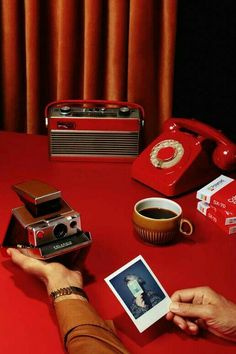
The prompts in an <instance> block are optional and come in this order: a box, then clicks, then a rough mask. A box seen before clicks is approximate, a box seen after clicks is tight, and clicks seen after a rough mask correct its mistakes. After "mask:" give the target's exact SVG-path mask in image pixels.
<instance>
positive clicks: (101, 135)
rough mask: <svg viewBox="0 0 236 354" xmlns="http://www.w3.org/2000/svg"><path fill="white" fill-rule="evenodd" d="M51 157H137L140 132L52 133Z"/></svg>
mask: <svg viewBox="0 0 236 354" xmlns="http://www.w3.org/2000/svg"><path fill="white" fill-rule="evenodd" d="M50 153H51V156H111V157H120V156H121V157H136V156H137V155H138V153H139V132H99V131H95V132H91V131H90V132H84V131H76V132H75V131H73V132H71V131H51V134H50Z"/></svg>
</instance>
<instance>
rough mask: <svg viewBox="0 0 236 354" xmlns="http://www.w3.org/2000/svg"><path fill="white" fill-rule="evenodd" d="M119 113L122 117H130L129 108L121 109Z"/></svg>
mask: <svg viewBox="0 0 236 354" xmlns="http://www.w3.org/2000/svg"><path fill="white" fill-rule="evenodd" d="M119 113H120V115H121V116H128V115H129V114H130V109H129V107H127V106H124V107H120V109H119Z"/></svg>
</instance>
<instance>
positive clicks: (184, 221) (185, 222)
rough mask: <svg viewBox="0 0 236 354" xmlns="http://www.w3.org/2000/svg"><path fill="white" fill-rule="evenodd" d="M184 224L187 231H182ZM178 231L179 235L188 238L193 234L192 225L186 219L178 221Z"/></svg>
mask: <svg viewBox="0 0 236 354" xmlns="http://www.w3.org/2000/svg"><path fill="white" fill-rule="evenodd" d="M184 224H187V225H188V227H189V231H185V230H184ZM179 231H180V232H181V234H184V235H185V236H190V235H192V233H193V225H192V223H191V222H190V221H189V220H188V219H181V221H180V229H179Z"/></svg>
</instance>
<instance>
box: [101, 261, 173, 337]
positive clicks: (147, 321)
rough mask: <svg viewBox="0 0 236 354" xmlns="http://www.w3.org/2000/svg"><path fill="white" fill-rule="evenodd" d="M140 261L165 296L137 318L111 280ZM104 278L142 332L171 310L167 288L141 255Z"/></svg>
mask: <svg viewBox="0 0 236 354" xmlns="http://www.w3.org/2000/svg"><path fill="white" fill-rule="evenodd" d="M138 261H141V262H142V263H143V265H144V267H145V268H146V270H147V271H148V272H149V274H150V276H151V278H152V279H153V280H154V282H155V283H156V285H157V286H158V287H159V288H160V290H161V292H162V293H163V294H164V296H165V297H164V299H162V300H161V301H160V302H159V303H157V304H156V305H154V306H153V307H152V308H150V309H149V310H148V311H147V312H146V313H144V314H142V315H141V316H140V317H138V318H136V319H135V318H134V316H133V314H132V312H131V311H130V309H129V308H128V306H127V305H126V304H125V302H124V300H123V299H122V297H121V295H120V294H119V292H118V291H117V289H116V288H115V287H114V286H113V285H112V283H111V281H112V279H114V278H115V277H116V276H118V275H119V274H120V273H122V272H123V271H125V270H127V269H128V268H129V267H130V266H132V265H134V264H135V263H137V262H138ZM104 280H105V282H106V283H107V285H108V286H109V288H110V289H111V290H112V292H113V293H114V295H115V296H116V297H117V299H118V300H119V302H120V303H121V305H122V306H123V308H124V309H125V311H126V312H127V314H128V315H129V317H130V318H131V320H132V321H133V323H134V324H135V326H136V327H137V329H138V330H139V332H140V333H142V332H143V331H144V330H146V329H147V328H148V327H150V326H151V325H152V324H153V323H155V322H156V321H158V320H159V319H160V318H161V317H163V316H165V315H166V314H167V312H169V305H170V303H171V300H170V298H169V296H168V294H167V292H166V291H165V289H164V288H163V286H162V285H161V283H160V282H159V280H158V279H157V277H156V276H155V274H154V273H153V271H152V270H151V268H150V267H149V265H148V264H147V262H146V261H145V260H144V258H143V257H142V256H141V255H139V256H137V257H135V258H134V259H132V260H131V261H130V262H128V263H126V264H125V265H124V266H122V267H121V268H119V269H118V270H116V271H115V272H113V273H112V274H110V275H109V276H108V277H106V278H105V279H104Z"/></svg>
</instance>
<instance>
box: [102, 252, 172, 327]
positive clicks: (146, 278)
mask: <svg viewBox="0 0 236 354" xmlns="http://www.w3.org/2000/svg"><path fill="white" fill-rule="evenodd" d="M105 282H106V283H107V285H108V286H109V287H110V289H111V290H112V292H113V293H114V295H115V296H116V297H117V299H118V300H119V302H120V303H121V305H122V306H123V308H124V309H125V311H126V312H127V314H128V315H129V317H130V318H131V320H132V321H133V323H134V324H135V326H136V327H137V329H138V330H139V332H143V331H145V330H146V329H147V328H148V327H150V326H151V325H152V324H153V323H155V322H156V321H158V320H159V319H160V318H161V317H163V316H165V315H166V314H167V312H168V311H169V305H170V302H171V300H170V298H169V296H168V294H167V293H166V291H165V289H164V288H163V286H162V285H161V283H160V282H159V280H158V279H157V277H156V276H155V274H154V273H153V271H152V270H151V268H150V267H149V266H148V264H147V263H146V261H145V260H144V259H143V257H142V256H141V255H139V256H137V257H136V258H134V259H133V260H131V261H130V262H128V263H127V264H125V265H124V266H123V267H121V268H120V269H118V270H116V271H115V272H114V273H112V274H111V275H109V276H108V277H106V278H105Z"/></svg>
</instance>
